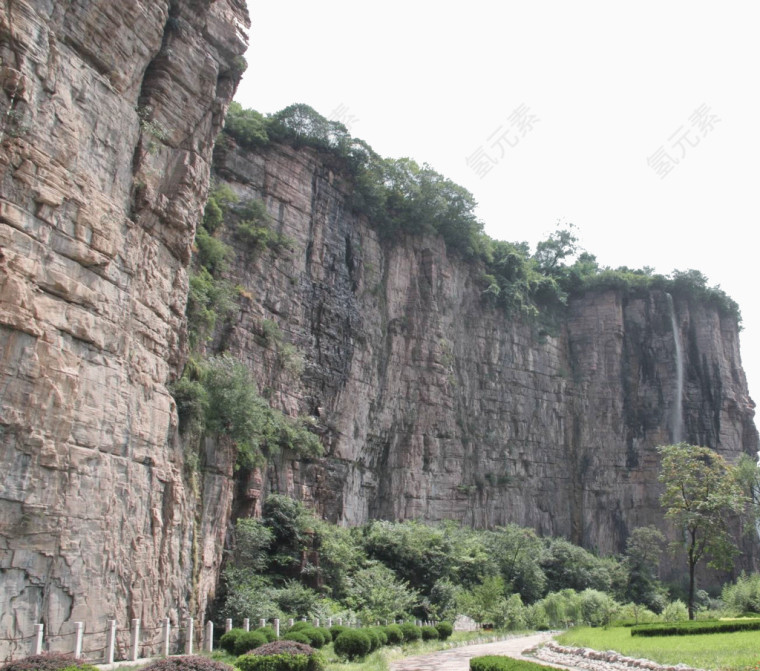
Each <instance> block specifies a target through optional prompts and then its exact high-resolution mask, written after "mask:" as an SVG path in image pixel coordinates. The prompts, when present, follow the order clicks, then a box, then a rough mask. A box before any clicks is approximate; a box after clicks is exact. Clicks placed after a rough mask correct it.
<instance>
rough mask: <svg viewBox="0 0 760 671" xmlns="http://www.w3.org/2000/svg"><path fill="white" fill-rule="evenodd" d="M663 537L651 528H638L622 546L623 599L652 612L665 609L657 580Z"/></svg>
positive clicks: (663, 591)
mask: <svg viewBox="0 0 760 671" xmlns="http://www.w3.org/2000/svg"><path fill="white" fill-rule="evenodd" d="M664 542H665V536H663V535H662V533H660V531H658V530H657V529H656V528H655V527H651V526H648V527H638V528H636V529H634V530H633V531H632V532H631V535H630V536H629V537H628V541H627V543H626V549H625V554H626V562H627V564H628V586H627V589H626V598H628V599H630V600H631V601H633V602H635V603H641V604H646V605H647V607H649V608H651V609H652V610H653V611H655V612H658V613H659V612H660V611H661V610H662V609H663V607H664V606H665V590H664V589H663V587H662V585H660V582H659V580H658V578H657V574H658V569H659V565H660V555H661V554H662V545H663V543H664Z"/></svg>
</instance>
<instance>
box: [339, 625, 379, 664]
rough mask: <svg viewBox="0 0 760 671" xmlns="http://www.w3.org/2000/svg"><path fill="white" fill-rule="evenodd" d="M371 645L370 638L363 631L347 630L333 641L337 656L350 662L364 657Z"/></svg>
mask: <svg viewBox="0 0 760 671" xmlns="http://www.w3.org/2000/svg"><path fill="white" fill-rule="evenodd" d="M371 645H372V644H371V642H370V639H369V636H367V634H366V633H365V632H363V631H362V630H361V629H346V631H344V632H342V633H341V634H340V635H339V636H338V638H336V639H335V641H333V649H334V650H335V654H336V655H338V657H345V658H346V659H349V660H353V659H357V658H358V657H364V656H365V655H366V654H367V653H368V652H369V651H370V647H371Z"/></svg>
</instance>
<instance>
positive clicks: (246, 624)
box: [243, 618, 251, 631]
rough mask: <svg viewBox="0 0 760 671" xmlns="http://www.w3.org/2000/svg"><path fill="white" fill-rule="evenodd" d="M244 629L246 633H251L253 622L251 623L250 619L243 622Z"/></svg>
mask: <svg viewBox="0 0 760 671" xmlns="http://www.w3.org/2000/svg"><path fill="white" fill-rule="evenodd" d="M243 629H245V630H246V631H251V621H250V619H248V618H245V619H244V620H243Z"/></svg>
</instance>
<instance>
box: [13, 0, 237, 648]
mask: <svg viewBox="0 0 760 671" xmlns="http://www.w3.org/2000/svg"><path fill="white" fill-rule="evenodd" d="M247 22H248V19H247V14H246V10H245V5H244V2H243V1H242V0H216V1H214V2H212V1H211V0H176V1H172V2H169V0H131V1H129V2H127V1H121V0H120V1H113V0H70V1H67V2H50V1H45V0H37V1H32V0H13V2H6V3H3V6H2V8H0V62H1V66H0V87H2V89H1V90H0V180H1V181H0V471H2V473H3V477H2V479H0V582H2V602H1V603H0V639H5V638H9V637H12V636H18V635H28V634H29V633H30V631H31V624H32V623H36V622H43V623H44V624H45V625H46V627H47V630H48V632H49V633H50V634H59V633H68V632H69V631H70V630H71V629H72V624H71V623H72V622H73V621H76V620H82V621H85V622H87V623H88V626H91V627H92V628H99V629H102V627H101V626H100V625H102V624H104V621H105V618H107V617H116V618H118V619H119V620H120V623H121V625H122V626H123V624H124V623H125V620H126V618H131V617H142V618H145V619H147V620H148V622H149V623H151V622H153V623H155V621H156V618H158V617H165V616H167V615H171V616H173V617H175V618H176V617H178V616H183V615H187V614H194V615H195V614H197V613H198V612H199V611H200V610H202V609H203V606H204V604H205V599H206V595H205V592H207V591H208V587H209V585H208V583H209V579H208V577H207V576H206V574H205V571H204V566H203V565H202V564H203V563H204V562H205V564H207V566H206V571H211V572H212V573H213V566H212V565H213V563H214V562H218V558H215V557H214V556H212V555H214V554H215V553H216V554H218V550H215V551H214V552H211V553H209V552H206V553H205V554H204V548H202V547H200V546H199V541H198V540H197V539H196V533H197V530H198V527H208V526H216V521H217V520H218V519H220V518H223V517H224V516H225V514H226V508H227V507H229V484H228V482H229V477H224V478H221V479H220V478H219V477H218V475H216V474H214V473H209V474H207V476H206V477H205V478H201V479H199V480H198V481H196V483H195V485H196V486H195V487H193V486H192V485H191V484H188V483H189V482H190V481H189V480H188V479H187V478H186V477H185V475H184V474H183V456H182V453H181V448H179V447H178V445H177V442H176V440H174V436H175V433H176V432H175V427H176V412H175V408H174V403H173V400H172V398H171V396H170V395H169V393H168V391H167V387H166V385H167V383H168V382H170V381H171V380H172V379H173V377H175V376H176V375H177V373H178V368H179V366H180V364H181V362H182V359H183V357H184V351H185V346H184V339H185V336H184V332H185V327H184V307H185V302H186V294H187V273H186V265H187V263H188V260H189V257H190V248H191V244H192V238H193V234H194V230H195V224H196V222H197V219H198V215H199V213H200V210H201V208H202V205H203V202H204V199H205V196H206V189H207V183H208V175H209V170H210V166H209V161H210V152H211V146H212V142H213V139H214V137H215V135H216V133H217V132H218V130H219V128H220V126H221V123H222V120H223V116H224V112H225V110H226V106H227V104H228V102H229V100H230V98H231V97H232V94H233V92H234V89H235V86H236V85H237V81H238V79H239V77H240V73H241V65H243V62H242V60H241V57H242V54H243V52H244V50H245V46H246V37H245V34H244V33H243V32H242V29H243V28H245V27H246V26H247ZM218 459H219V464H218V470H221V471H222V472H224V473H226V474H227V475H229V469H230V464H229V460H225V456H224V455H219V456H218ZM203 487H207V488H209V489H214V488H216V489H217V491H216V492H212V493H213V494H214V495H215V498H214V497H213V496H212V497H207V498H209V500H210V501H216V503H215V505H217V506H219V507H221V508H222V510H214V509H212V507H211V506H206V507H202V506H200V505H199V502H198V496H199V494H200V492H201V491H202V488H203ZM206 493H207V494H208V493H209V492H206ZM205 513H209V514H211V515H212V523H211V524H209V522H208V520H207V519H205V518H204V517H203V515H204V514H205ZM194 580H195V583H196V584H197V585H198V586H199V589H198V590H197V591H196V595H197V600H196V601H191V600H189V595H190V593H191V590H190V588H189V587H190V585H192V584H193V581H194ZM3 645H6V646H7V644H4V643H0V646H3ZM24 645H26V644H24ZM0 652H7V649H0Z"/></svg>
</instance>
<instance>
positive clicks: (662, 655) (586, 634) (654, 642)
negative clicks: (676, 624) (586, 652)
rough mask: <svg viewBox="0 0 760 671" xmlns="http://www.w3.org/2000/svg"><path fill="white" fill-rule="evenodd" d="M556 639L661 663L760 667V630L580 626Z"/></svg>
mask: <svg viewBox="0 0 760 671" xmlns="http://www.w3.org/2000/svg"><path fill="white" fill-rule="evenodd" d="M556 640H557V642H558V643H560V644H561V645H570V646H578V647H585V648H593V649H594V650H615V651H617V652H620V653H622V654H624V655H626V656H628V657H643V658H646V659H651V660H653V661H655V662H659V663H660V664H687V665H689V666H694V667H697V668H701V669H749V670H750V671H751V670H754V669H756V668H760V632H756V631H742V632H733V633H730V634H702V635H696V636H663V637H659V636H658V637H652V638H642V637H638V636H635V637H634V636H631V631H630V629H628V628H626V627H613V628H610V629H592V628H590V627H578V628H577V629H572V630H570V631H568V632H566V633H564V634H562V635H560V636H557V637H556Z"/></svg>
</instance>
